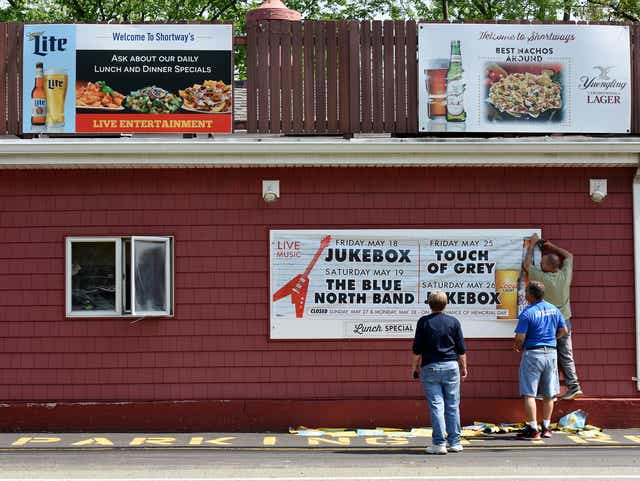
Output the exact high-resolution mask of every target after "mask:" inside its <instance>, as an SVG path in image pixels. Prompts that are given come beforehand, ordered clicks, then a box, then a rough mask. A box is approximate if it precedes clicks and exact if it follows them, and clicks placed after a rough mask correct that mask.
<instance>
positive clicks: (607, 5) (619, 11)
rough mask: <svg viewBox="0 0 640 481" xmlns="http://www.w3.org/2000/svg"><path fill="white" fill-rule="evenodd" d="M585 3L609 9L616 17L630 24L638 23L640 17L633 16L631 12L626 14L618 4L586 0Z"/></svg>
mask: <svg viewBox="0 0 640 481" xmlns="http://www.w3.org/2000/svg"><path fill="white" fill-rule="evenodd" d="M587 3H590V4H592V5H597V6H599V7H605V8H610V9H611V11H612V12H613V13H615V14H616V15H617V16H618V17H621V18H624V19H626V20H629V21H631V22H638V21H640V16H638V15H635V14H633V13H632V12H628V11H625V10H623V9H622V7H621V6H620V3H618V5H613V4H611V3H609V2H607V1H606V0H587Z"/></svg>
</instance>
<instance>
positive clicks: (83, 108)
mask: <svg viewBox="0 0 640 481" xmlns="http://www.w3.org/2000/svg"><path fill="white" fill-rule="evenodd" d="M232 46H233V31H232V26H231V25H227V24H215V25H205V24H199V25H187V24H180V25H177V24H173V25H115V24H114V25H88V24H83V25H25V30H24V58H23V79H24V80H23V82H24V85H23V92H24V94H23V95H24V97H23V106H24V109H23V112H24V113H23V122H22V125H23V132H24V133H136V132H175V133H197V132H226V133H230V132H231V131H232V128H233V118H232V115H233V114H232V108H233V97H232V95H233V90H232V81H233V67H232V66H233V62H232V54H233V48H232Z"/></svg>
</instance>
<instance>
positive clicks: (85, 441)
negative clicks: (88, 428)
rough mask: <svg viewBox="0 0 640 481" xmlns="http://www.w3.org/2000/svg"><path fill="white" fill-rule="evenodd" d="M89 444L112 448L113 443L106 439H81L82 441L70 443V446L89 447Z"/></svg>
mask: <svg viewBox="0 0 640 481" xmlns="http://www.w3.org/2000/svg"><path fill="white" fill-rule="evenodd" d="M91 444H97V445H98V446H113V443H112V442H111V441H110V440H108V439H107V438H89V439H83V440H82V441H77V442H75V443H71V446H89V445H91Z"/></svg>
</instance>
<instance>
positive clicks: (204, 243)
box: [0, 168, 637, 401]
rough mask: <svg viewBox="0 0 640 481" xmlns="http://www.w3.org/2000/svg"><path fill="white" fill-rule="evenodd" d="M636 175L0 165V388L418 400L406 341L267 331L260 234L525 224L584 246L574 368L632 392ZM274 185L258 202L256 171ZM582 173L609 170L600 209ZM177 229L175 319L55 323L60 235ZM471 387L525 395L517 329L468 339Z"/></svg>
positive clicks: (601, 387)
mask: <svg viewBox="0 0 640 481" xmlns="http://www.w3.org/2000/svg"><path fill="white" fill-rule="evenodd" d="M633 174H634V171H633V170H632V169H576V168H571V169H570V168H565V169H560V168H558V169H550V168H540V169H531V168H523V169H514V168H510V169H507V168H490V169H479V168H466V169H464V168H430V169H409V168H407V169H351V168H349V169H328V168H327V169H307V168H297V169H269V170H258V169H193V170H130V171H127V170H118V171H98V170H94V171H80V170H72V171H11V172H10V171H5V172H4V173H3V174H2V177H1V178H0V226H1V227H2V228H1V229H0V365H1V366H2V369H0V399H2V400H4V401H62V400H66V401H86V400H130V401H134V400H158V399H243V398H245V399H327V398H331V399H340V398H372V399H376V398H408V397H409V398H410V397H414V398H420V397H421V396H422V394H421V391H420V387H419V385H418V383H415V382H412V381H410V380H408V378H409V376H408V372H409V369H408V363H409V357H410V356H409V347H410V341H398V340H392V341H270V340H269V339H268V333H269V321H268V303H267V302H268V292H267V289H268V257H267V256H268V229H270V228H278V229H287V228H291V229H297V228H310V229H311V228H336V229H341V228H342V229H349V228H429V229H433V228H474V229H483V228H509V227H512V228H534V227H542V229H543V233H544V236H545V237H547V238H550V239H552V240H553V241H554V242H557V243H558V244H559V245H561V246H563V247H566V248H567V249H569V250H571V251H573V252H574V253H575V254H576V259H575V281H574V287H573V290H572V305H573V311H574V326H575V334H574V346H575V350H576V361H577V365H578V372H579V374H580V377H581V378H582V381H583V385H584V389H585V391H586V392H587V393H588V394H589V395H595V396H607V397H612V396H613V397H616V396H618V397H630V396H637V392H636V390H635V383H633V382H632V381H631V377H632V376H634V375H636V373H635V320H634V291H633V283H634V280H633V229H632V225H633V224H632V220H633V219H632V195H631V184H632V179H633ZM263 178H277V179H280V181H281V190H282V197H281V199H280V201H278V202H277V203H275V204H271V205H267V204H265V203H264V202H263V201H262V199H261V196H260V194H261V180H262V179H263ZM589 178H607V179H608V181H609V185H608V189H609V196H608V197H607V199H606V200H605V201H604V202H603V203H602V204H599V205H598V204H594V203H592V202H591V201H590V200H589V198H588V195H587V190H588V182H589ZM111 234H114V235H134V234H137V235H173V236H175V258H176V267H175V270H176V274H175V287H176V291H175V293H176V304H175V313H176V316H175V318H174V319H147V320H143V321H141V322H138V323H136V324H134V325H130V324H129V321H128V320H127V319H64V237H65V236H66V235H78V236H80V235H111ZM468 344H469V348H470V353H469V358H470V371H471V376H470V378H469V380H468V381H466V382H465V384H464V388H463V390H464V392H463V395H464V396H468V397H485V398H491V397H515V396H517V365H518V361H519V355H517V354H516V353H514V352H512V350H511V341H510V340H506V339H503V340H470V341H469V343H468Z"/></svg>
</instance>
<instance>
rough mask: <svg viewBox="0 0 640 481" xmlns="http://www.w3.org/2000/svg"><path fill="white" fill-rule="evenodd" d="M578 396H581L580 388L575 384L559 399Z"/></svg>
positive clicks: (569, 398) (566, 399)
mask: <svg viewBox="0 0 640 481" xmlns="http://www.w3.org/2000/svg"><path fill="white" fill-rule="evenodd" d="M580 396H582V390H581V389H580V386H575V387H572V388H571V389H569V390H568V391H567V392H566V393H564V394H563V395H562V396H561V397H560V399H562V400H563V401H571V400H573V399H577V398H579V397H580Z"/></svg>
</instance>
